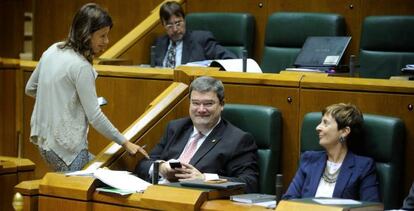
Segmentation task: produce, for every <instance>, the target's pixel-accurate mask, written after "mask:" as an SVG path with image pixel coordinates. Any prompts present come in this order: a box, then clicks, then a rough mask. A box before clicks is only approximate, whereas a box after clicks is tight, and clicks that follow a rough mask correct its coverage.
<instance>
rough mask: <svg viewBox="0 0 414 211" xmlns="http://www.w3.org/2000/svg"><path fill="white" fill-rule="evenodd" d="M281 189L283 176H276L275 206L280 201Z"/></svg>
mask: <svg viewBox="0 0 414 211" xmlns="http://www.w3.org/2000/svg"><path fill="white" fill-rule="evenodd" d="M282 189H283V175H282V174H276V204H278V203H279V201H280V199H281V198H282V191H283V190H282Z"/></svg>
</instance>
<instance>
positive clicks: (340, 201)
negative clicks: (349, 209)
mask: <svg viewBox="0 0 414 211" xmlns="http://www.w3.org/2000/svg"><path fill="white" fill-rule="evenodd" d="M312 200H313V201H315V202H316V203H319V204H333V205H337V204H341V205H352V204H362V203H361V202H359V201H355V200H352V199H312Z"/></svg>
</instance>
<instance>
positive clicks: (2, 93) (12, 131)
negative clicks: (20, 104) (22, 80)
mask: <svg viewBox="0 0 414 211" xmlns="http://www.w3.org/2000/svg"><path fill="white" fill-rule="evenodd" d="M0 99H1V103H0V155H4V156H17V134H16V68H5V67H0Z"/></svg>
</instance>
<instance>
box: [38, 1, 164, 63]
mask: <svg viewBox="0 0 414 211" xmlns="http://www.w3.org/2000/svg"><path fill="white" fill-rule="evenodd" d="M88 2H90V1H88V0H74V1H49V0H36V1H35V3H34V8H33V10H34V27H33V30H34V37H33V39H34V57H33V58H34V60H38V59H39V58H40V56H41V55H42V53H43V51H45V50H46V49H47V48H48V47H49V46H50V45H51V44H52V43H54V42H57V41H61V40H64V39H65V38H66V36H67V34H68V32H69V28H70V24H71V22H72V18H73V16H74V14H75V13H76V11H77V10H78V9H79V8H80V7H81V6H82V5H83V4H85V3H88ZM93 2H96V3H98V4H100V5H101V6H102V7H103V8H106V9H107V10H108V12H109V13H110V15H111V17H112V20H113V22H114V27H113V28H112V30H111V32H110V33H109V46H108V47H110V46H111V45H112V44H114V43H115V42H116V41H117V40H119V39H120V38H121V37H123V36H124V35H125V34H126V33H128V32H129V31H130V30H131V29H132V28H134V27H135V26H136V25H138V24H139V23H140V22H141V21H142V20H143V19H144V18H146V17H147V16H148V15H149V13H150V11H152V10H153V9H154V8H155V7H156V6H157V5H158V4H159V3H160V2H162V1H161V0H155V1H140V0H127V1H111V0H95V1H93ZM151 42H152V40H151ZM138 52H139V53H140V54H142V53H144V52H145V51H144V50H142V51H138ZM148 52H149V49H148ZM134 56H136V57H138V55H134Z"/></svg>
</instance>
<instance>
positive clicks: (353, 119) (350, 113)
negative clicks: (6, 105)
mask: <svg viewBox="0 0 414 211" xmlns="http://www.w3.org/2000/svg"><path fill="white" fill-rule="evenodd" d="M325 114H330V115H331V116H332V118H334V119H335V121H336V123H337V124H338V130H340V129H343V128H345V127H349V128H350V129H351V132H350V133H349V135H348V136H347V137H346V140H347V145H348V147H351V148H354V147H353V145H354V144H357V140H358V139H360V138H361V136H362V125H363V123H364V117H363V115H362V112H361V111H360V110H359V109H358V108H357V107H356V106H355V105H353V104H350V103H338V104H333V105H330V106H328V107H326V108H325V109H323V110H322V115H325Z"/></svg>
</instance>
